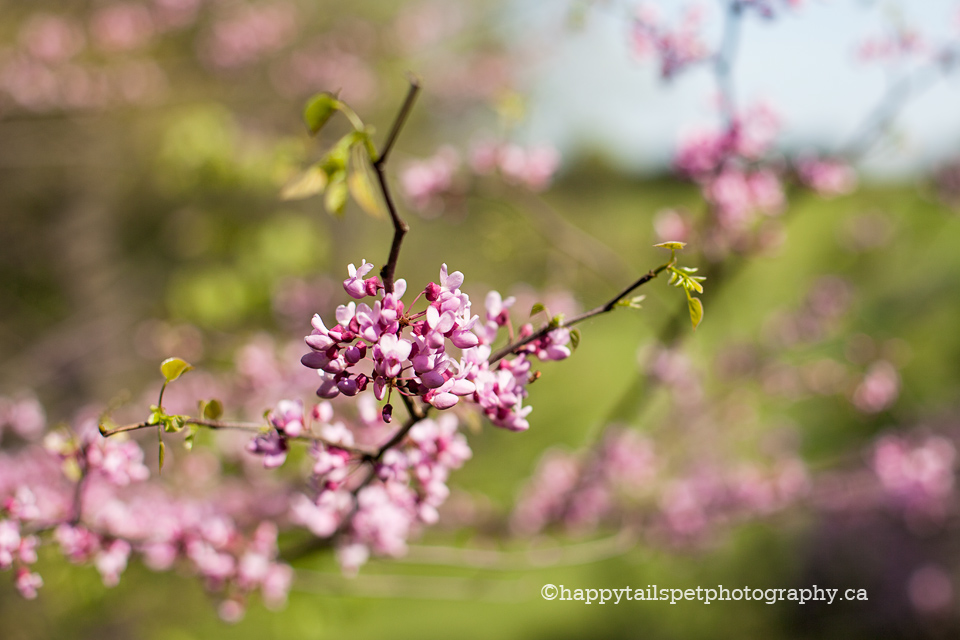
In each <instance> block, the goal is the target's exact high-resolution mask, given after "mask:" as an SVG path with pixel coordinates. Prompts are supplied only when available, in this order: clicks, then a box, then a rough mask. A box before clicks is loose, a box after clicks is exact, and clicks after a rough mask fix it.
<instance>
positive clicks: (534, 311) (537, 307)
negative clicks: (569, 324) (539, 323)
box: [530, 302, 547, 318]
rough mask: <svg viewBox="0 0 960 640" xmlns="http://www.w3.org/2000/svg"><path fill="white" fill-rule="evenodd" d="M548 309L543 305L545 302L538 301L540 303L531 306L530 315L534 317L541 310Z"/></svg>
mask: <svg viewBox="0 0 960 640" xmlns="http://www.w3.org/2000/svg"><path fill="white" fill-rule="evenodd" d="M546 310H547V308H546V307H545V306H543V303H542V302H538V303H536V304H535V305H533V306H532V307H530V317H531V318H532V317H533V316H535V315H537V314H538V313H540V312H541V311H546Z"/></svg>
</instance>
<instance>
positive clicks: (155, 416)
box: [147, 409, 166, 425]
mask: <svg viewBox="0 0 960 640" xmlns="http://www.w3.org/2000/svg"><path fill="white" fill-rule="evenodd" d="M164 418H166V415H164V413H163V411H160V410H159V409H154V410H153V411H151V412H150V417H149V418H147V424H148V425H155V424H160V422H161V421H162V420H163V419H164Z"/></svg>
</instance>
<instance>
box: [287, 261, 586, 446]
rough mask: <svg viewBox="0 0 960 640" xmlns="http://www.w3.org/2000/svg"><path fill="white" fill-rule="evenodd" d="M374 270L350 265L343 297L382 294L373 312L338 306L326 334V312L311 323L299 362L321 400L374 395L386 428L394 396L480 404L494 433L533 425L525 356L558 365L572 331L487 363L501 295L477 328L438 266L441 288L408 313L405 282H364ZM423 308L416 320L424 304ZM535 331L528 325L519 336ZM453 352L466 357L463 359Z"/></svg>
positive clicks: (362, 306) (504, 320)
mask: <svg viewBox="0 0 960 640" xmlns="http://www.w3.org/2000/svg"><path fill="white" fill-rule="evenodd" d="M372 269H373V265H372V264H368V263H367V262H366V261H364V262H363V263H362V264H361V265H360V267H355V266H354V265H352V264H351V265H350V266H349V269H348V273H349V276H350V277H349V278H347V279H346V280H345V281H344V282H343V287H344V290H345V291H346V292H347V293H348V294H349V295H350V296H351V297H353V298H356V299H357V300H364V299H366V298H369V297H376V296H377V295H378V294H379V293H381V292H382V297H381V298H380V299H378V300H375V301H374V303H373V305H372V306H371V305H369V304H367V303H366V302H360V303H359V304H357V303H354V302H350V303H349V304H347V305H341V306H339V307H337V311H336V318H337V324H336V325H334V326H333V327H332V328H329V329H328V328H327V326H326V325H325V324H324V322H323V320H322V319H321V318H320V316H319V315H316V316H314V318H313V321H312V324H313V332H312V333H311V334H310V335H309V336H307V337H306V338H305V341H306V343H307V346H309V347H310V349H311V352H310V353H308V354H306V355H305V356H303V358H302V359H301V362H302V363H303V364H304V365H305V366H307V367H310V368H312V369H317V370H319V372H320V377H321V383H320V387H319V388H318V389H317V395H318V396H320V397H321V398H328V399H329V398H334V397H337V396H339V395H344V396H355V395H357V394H359V393H362V392H364V391H365V390H367V388H368V387H369V388H372V390H373V394H374V396H375V397H376V398H377V400H384V399H386V400H387V404H386V405H385V406H384V409H383V418H384V421H387V422H389V421H390V419H391V416H392V411H393V407H392V405H391V404H390V400H391V396H392V394H393V393H394V392H397V393H400V394H402V395H404V396H407V397H419V398H420V399H421V400H422V401H423V402H425V403H427V404H429V405H431V406H432V407H434V408H436V409H441V410H443V409H449V408H451V407H453V406H454V405H456V404H457V403H458V402H459V401H460V400H461V399H466V400H467V401H472V402H475V403H477V404H479V405H480V406H481V407H482V408H483V410H484V412H485V413H486V415H487V416H488V417H489V418H490V420H491V421H492V422H493V423H494V424H495V425H497V426H500V427H504V428H506V429H510V430H513V431H522V430H525V429H527V428H528V427H529V424H528V423H527V421H526V416H527V415H528V414H529V412H530V410H531V408H530V407H523V406H522V399H523V398H524V397H525V396H526V389H525V387H526V385H527V383H528V380H529V374H530V363H529V361H528V360H527V356H528V355H535V356H536V357H537V358H539V359H541V360H560V359H563V358H566V357H567V356H569V355H570V350H569V348H568V347H567V346H566V345H567V343H568V342H569V340H570V334H569V331H567V330H566V329H563V328H558V329H557V330H555V331H552V332H551V333H549V334H547V335H546V336H544V337H543V338H540V339H539V340H536V341H534V342H532V343H530V344H528V345H526V346H525V347H524V348H523V349H520V350H518V351H517V355H516V356H515V357H514V358H504V359H501V360H500V361H498V362H497V363H495V364H493V365H490V364H489V362H488V360H489V357H490V353H491V344H492V343H493V341H494V340H495V339H496V338H497V335H498V332H499V329H500V328H501V327H503V326H506V325H507V324H508V323H509V317H508V316H507V314H506V309H508V308H509V306H510V304H512V302H511V301H509V300H508V301H506V302H504V301H503V300H502V299H501V297H500V295H499V294H497V293H496V292H493V293H491V294H490V295H489V296H488V297H487V314H486V315H487V321H486V323H485V324H484V325H482V326H479V325H478V320H479V316H476V315H473V314H472V313H471V302H470V298H469V297H468V296H467V295H466V294H465V293H463V292H462V291H461V290H460V285H461V284H463V274H462V273H460V272H459V271H454V272H453V273H448V272H447V266H446V265H443V266H442V267H441V268H440V278H439V283H434V282H431V283H430V284H428V285H427V286H426V287H425V288H424V289H423V291H421V292H420V294H419V295H418V296H417V298H416V299H414V301H413V303H412V304H411V308H410V309H408V308H407V307H405V306H404V303H403V302H402V298H403V295H404V293H405V292H406V288H407V285H406V282H405V281H404V280H398V281H397V282H396V283H395V284H394V290H393V292H391V293H387V292H385V291H384V289H383V285H382V283H381V282H380V280H379V278H378V277H377V276H371V277H367V274H369V273H370V271H372ZM421 297H422V298H424V299H425V301H426V302H427V307H426V309H425V310H423V311H420V312H417V313H412V307H413V305H415V304H416V303H417V302H418V301H419V300H420V298H421ZM532 332H533V328H532V326H530V325H525V326H524V327H523V328H521V331H520V337H524V336H525V335H530V334H531V333H532ZM450 348H456V349H459V350H460V358H459V359H457V358H455V357H454V356H453V355H451V354H450V353H449V349H450Z"/></svg>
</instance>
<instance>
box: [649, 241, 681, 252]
mask: <svg viewBox="0 0 960 640" xmlns="http://www.w3.org/2000/svg"><path fill="white" fill-rule="evenodd" d="M653 246H654V247H658V248H663V249H670V251H679V250H680V249H683V248H684V247H685V246H687V243H686V242H677V241H672V242H661V243H660V244H655V245H653Z"/></svg>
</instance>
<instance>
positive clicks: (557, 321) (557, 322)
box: [549, 313, 563, 329]
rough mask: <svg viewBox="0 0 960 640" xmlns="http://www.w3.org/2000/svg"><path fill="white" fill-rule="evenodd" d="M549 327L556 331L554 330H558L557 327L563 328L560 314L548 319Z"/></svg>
mask: <svg viewBox="0 0 960 640" xmlns="http://www.w3.org/2000/svg"><path fill="white" fill-rule="evenodd" d="M549 326H550V328H551V329H556V328H558V327H562V326H563V314H562V313H558V314H557V315H555V316H553V317H552V318H550V325H549Z"/></svg>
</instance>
